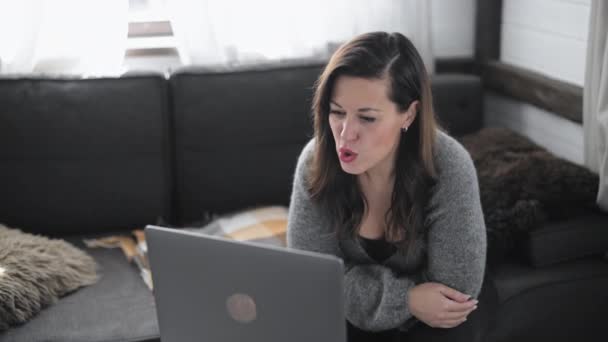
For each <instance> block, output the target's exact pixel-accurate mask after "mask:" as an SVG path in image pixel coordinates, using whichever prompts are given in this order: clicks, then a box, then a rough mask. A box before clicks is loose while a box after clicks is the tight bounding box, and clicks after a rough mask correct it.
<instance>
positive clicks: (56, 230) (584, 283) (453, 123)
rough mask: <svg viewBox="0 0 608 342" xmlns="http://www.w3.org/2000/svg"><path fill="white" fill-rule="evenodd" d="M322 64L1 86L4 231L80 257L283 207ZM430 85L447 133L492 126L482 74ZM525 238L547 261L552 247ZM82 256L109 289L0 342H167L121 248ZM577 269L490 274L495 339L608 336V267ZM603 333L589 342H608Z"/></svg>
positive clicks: (83, 295)
mask: <svg viewBox="0 0 608 342" xmlns="http://www.w3.org/2000/svg"><path fill="white" fill-rule="evenodd" d="M320 70H321V66H319V65H291V66H285V65H283V66H261V67H255V68H248V69H241V70H238V69H233V70H211V69H206V70H205V69H189V70H188V69H184V70H181V71H178V72H176V73H174V74H172V75H171V76H170V78H169V79H168V80H166V79H165V78H164V77H162V76H159V75H126V76H124V77H122V78H117V79H60V78H46V79H37V78H13V79H7V78H5V79H1V80H0V189H2V190H3V194H4V196H2V197H1V198H0V223H4V224H6V225H8V226H13V227H19V228H22V229H24V230H26V231H29V232H34V233H41V234H45V235H50V236H54V237H61V238H66V239H67V240H69V241H71V242H74V243H75V244H76V245H78V246H80V247H82V248H84V246H83V244H82V238H83V237H91V236H98V235H105V234H111V233H114V232H120V231H128V230H131V229H133V228H141V227H143V226H145V225H146V224H155V223H159V222H165V223H167V224H171V225H183V224H187V223H191V222H195V221H199V220H201V219H202V218H204V217H206V215H208V214H209V213H223V212H229V211H232V210H236V209H242V208H245V207H251V206H254V205H265V204H284V205H287V204H288V201H289V194H290V191H291V180H292V172H293V170H294V167H295V162H296V158H297V156H298V154H299V152H300V151H301V149H302V147H303V146H304V144H305V143H306V141H308V139H309V138H310V136H311V121H310V116H309V108H310V100H311V96H312V92H311V89H312V85H313V83H314V81H315V79H316V78H317V76H318V74H319V72H320ZM433 91H434V96H435V99H434V101H435V105H436V109H437V112H438V115H439V117H440V119H441V121H442V122H443V124H444V125H445V126H446V127H447V128H448V129H449V131H450V132H451V133H452V134H454V135H461V134H466V133H471V132H474V131H476V130H478V129H480V128H481V127H482V125H483V120H482V117H483V115H482V93H483V89H482V85H481V82H480V80H479V79H478V78H477V77H475V76H471V75H448V74H445V75H437V76H434V78H433ZM587 227H589V228H588V229H587ZM598 227H600V228H601V227H606V228H608V218H607V217H606V216H602V215H596V216H587V217H583V218H580V219H573V220H572V221H570V222H567V223H565V224H564V223H561V224H560V226H559V227H557V228H553V227H552V226H546V227H542V230H543V231H544V232H546V234H545V236H547V237H549V238H551V237H554V236H556V235H555V234H558V233H561V234H562V235H564V236H572V235H577V233H576V232H577V230H584V229H587V230H588V231H590V230H592V231H593V232H598V231H600V230H599V229H600V228H598ZM564 232H566V233H564ZM568 232H569V233H568ZM554 233H555V234H554ZM568 234H570V235H568ZM595 234H599V233H595ZM534 238H535V239H536V240H534ZM529 241H531V242H530V243H529V244H528V246H529V248H531V249H533V252H534V251H537V250H538V251H540V252H538V253H541V254H542V253H543V251H542V250H541V249H542V246H545V247H546V244H547V243H544V242H543V241H550V240H542V238H541V237H539V235H537V236H534V237H533V238H532V239H531V240H529ZM537 245H538V246H541V247H536V249H534V248H535V247H534V246H537ZM87 252H89V253H90V254H91V255H92V256H93V257H94V258H95V259H96V260H97V262H98V263H99V265H100V267H101V269H100V271H101V274H102V278H101V280H100V282H99V283H97V284H95V285H93V286H90V287H87V288H83V289H80V290H78V291H76V292H75V293H73V294H70V295H68V296H66V297H64V298H63V299H61V300H60V301H59V302H58V303H56V304H55V305H53V306H51V307H49V308H47V309H45V310H43V311H42V312H41V313H40V314H39V315H38V316H36V317H35V318H34V319H32V320H31V321H30V322H28V323H27V324H25V325H23V326H20V327H16V328H13V329H11V330H8V331H7V332H5V333H3V334H0V341H2V342H5V341H6V342H8V341H79V342H80V341H82V342H84V341H152V340H158V336H159V331H158V325H157V322H156V312H155V307H154V300H153V297H152V295H151V293H150V291H149V290H148V289H147V288H146V287H145V285H144V283H143V282H142V280H141V278H140V277H139V275H138V273H137V270H136V268H135V267H134V266H133V265H130V264H128V263H127V261H126V260H125V258H124V256H123V255H122V252H121V251H120V250H105V249H88V250H87ZM545 253H551V251H549V252H545ZM532 254H533V253H532ZM568 259H571V260H566V261H564V262H561V263H555V264H552V265H548V266H544V267H538V268H537V267H533V266H531V265H530V264H529V263H526V262H524V261H521V260H519V259H513V260H509V261H508V262H506V263H503V264H501V265H498V266H497V267H495V268H492V269H490V270H489V272H490V279H491V282H490V285H491V286H493V287H492V289H493V291H494V292H493V293H494V294H495V296H496V300H497V304H496V306H495V307H494V308H493V310H491V311H492V312H494V314H493V315H492V317H488V319H489V322H490V325H489V327H488V330H487V335H488V338H487V340H488V341H510V340H515V339H525V340H532V339H533V340H534V341H554V342H555V341H569V340H572V339H574V338H580V337H588V336H593V335H591V334H592V333H601V332H602V328H603V323H604V322H606V317H608V291H606V289H608V262H606V261H604V260H603V259H602V258H601V257H600V256H598V255H590V256H586V257H584V258H580V257H578V258H577V255H576V251H574V252H573V253H571V257H570V258H568ZM480 305H483V303H481V304H480ZM595 336H596V337H595V338H592V337H588V338H585V340H587V341H603V340H605V336H602V335H599V337H597V336H598V335H595Z"/></svg>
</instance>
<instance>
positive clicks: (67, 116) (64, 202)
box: [0, 75, 169, 235]
mask: <svg viewBox="0 0 608 342" xmlns="http://www.w3.org/2000/svg"><path fill="white" fill-rule="evenodd" d="M167 122H168V106H167V85H166V81H165V79H164V78H163V77H162V76H160V75H154V76H152V75H150V76H139V77H124V78H114V79H112V78H100V79H69V78H65V79H59V78H47V79H45V78H37V79H34V78H15V79H7V78H5V79H0V189H1V193H2V196H0V223H4V224H6V225H9V226H13V227H18V228H22V229H24V230H27V231H33V232H38V233H46V234H50V235H55V234H67V233H76V232H77V233H87V232H91V233H93V232H99V231H111V230H119V229H125V228H133V227H137V226H141V225H142V224H146V223H150V222H155V220H156V219H157V217H159V216H165V215H167V214H168V210H169V196H168V195H169V178H168V177H167V175H168V172H167V170H166V168H168V166H169V164H168V162H167V158H168V154H167V152H168V149H167V147H168V146H169V145H168V127H169V126H168V124H167Z"/></svg>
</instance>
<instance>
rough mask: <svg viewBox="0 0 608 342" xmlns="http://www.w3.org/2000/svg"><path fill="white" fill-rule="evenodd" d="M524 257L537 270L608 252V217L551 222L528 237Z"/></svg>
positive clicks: (524, 244) (525, 240) (592, 214)
mask: <svg viewBox="0 0 608 342" xmlns="http://www.w3.org/2000/svg"><path fill="white" fill-rule="evenodd" d="M520 247H521V249H520V251H521V253H520V255H522V256H524V257H525V258H526V259H527V261H528V262H529V263H530V264H531V265H532V266H536V267H541V266H547V265H550V264H554V263H558V262H563V261H567V260H572V259H576V258H580V257H584V256H590V255H603V254H605V253H607V252H608V214H603V213H601V212H599V211H598V212H595V213H594V212H590V213H589V214H588V215H584V216H580V217H575V218H571V219H568V220H564V221H558V222H549V223H547V224H546V225H544V226H543V227H542V228H539V229H534V230H532V231H530V232H528V234H527V235H526V237H525V238H524V240H523V242H522V244H521V246H520Z"/></svg>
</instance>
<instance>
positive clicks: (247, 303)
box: [226, 293, 257, 323]
mask: <svg viewBox="0 0 608 342" xmlns="http://www.w3.org/2000/svg"><path fill="white" fill-rule="evenodd" d="M226 309H227V310H228V315H230V317H231V318H232V319H234V320H235V321H237V322H241V323H251V322H253V321H254V320H255V319H256V318H257V310H256V306H255V301H254V300H253V298H251V296H249V295H246V294H243V293H235V294H233V295H232V296H230V297H228V299H226Z"/></svg>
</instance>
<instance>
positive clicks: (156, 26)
mask: <svg viewBox="0 0 608 342" xmlns="http://www.w3.org/2000/svg"><path fill="white" fill-rule="evenodd" d="M128 32H129V34H128V37H129V38H135V37H163V36H172V35H173V29H172V27H171V22H170V21H168V20H162V21H145V22H131V23H129V31H128Z"/></svg>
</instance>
